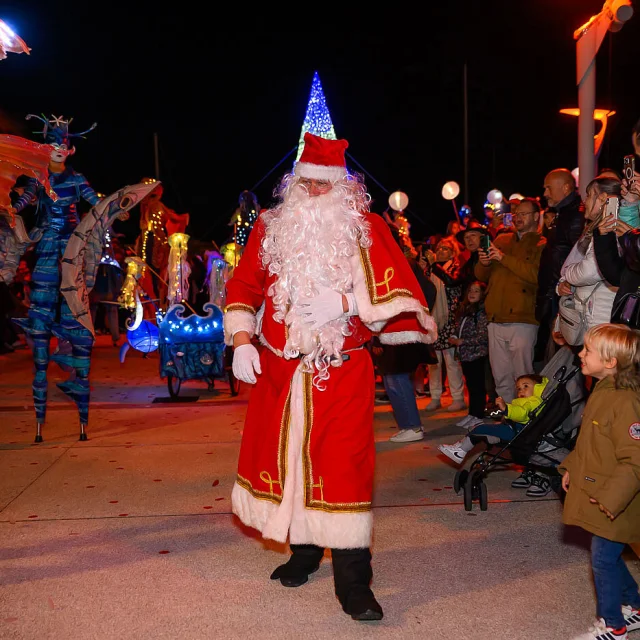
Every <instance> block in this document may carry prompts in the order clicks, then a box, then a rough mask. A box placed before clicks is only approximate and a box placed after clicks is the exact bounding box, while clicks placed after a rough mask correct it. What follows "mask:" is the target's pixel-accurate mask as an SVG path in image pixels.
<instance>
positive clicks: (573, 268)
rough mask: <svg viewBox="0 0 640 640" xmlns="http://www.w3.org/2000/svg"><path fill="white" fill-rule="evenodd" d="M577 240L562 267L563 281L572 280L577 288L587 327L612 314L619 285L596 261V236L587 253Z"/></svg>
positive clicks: (576, 296)
mask: <svg viewBox="0 0 640 640" xmlns="http://www.w3.org/2000/svg"><path fill="white" fill-rule="evenodd" d="M579 244H580V243H579V242H577V243H576V244H575V245H574V246H573V249H571V252H570V253H569V255H568V256H567V259H566V260H565V261H564V264H563V265H562V269H561V271H560V282H562V281H565V282H568V283H569V284H570V285H571V286H572V287H573V290H574V301H575V309H576V311H579V312H580V313H581V314H582V315H583V316H584V318H585V319H586V322H587V329H590V328H591V327H594V326H596V325H598V324H603V323H604V322H609V319H610V318H611V308H612V307H613V300H614V299H615V297H616V292H617V291H618V287H614V286H612V285H611V284H609V283H608V282H607V281H606V280H605V279H604V276H603V275H602V273H601V272H600V269H599V268H598V262H597V261H596V255H595V251H594V247H593V238H592V239H591V242H589V245H588V247H587V251H586V253H585V254H583V253H582V252H581V251H580V249H579Z"/></svg>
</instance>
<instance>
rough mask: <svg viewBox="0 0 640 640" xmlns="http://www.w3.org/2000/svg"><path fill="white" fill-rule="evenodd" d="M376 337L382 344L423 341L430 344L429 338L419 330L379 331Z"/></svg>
mask: <svg viewBox="0 0 640 640" xmlns="http://www.w3.org/2000/svg"><path fill="white" fill-rule="evenodd" d="M434 324H435V323H434ZM378 338H379V339H380V342H381V343H382V344H409V343H410V342H424V343H425V344H431V342H432V341H431V338H430V337H429V336H428V335H426V334H424V333H420V331H395V332H394V333H381V334H380V335H379V336H378Z"/></svg>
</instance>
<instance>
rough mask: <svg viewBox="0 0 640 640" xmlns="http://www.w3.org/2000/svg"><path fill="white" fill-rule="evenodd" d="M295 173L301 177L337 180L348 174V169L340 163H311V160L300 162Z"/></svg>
mask: <svg viewBox="0 0 640 640" xmlns="http://www.w3.org/2000/svg"><path fill="white" fill-rule="evenodd" d="M293 173H294V174H295V175H297V176H298V177H299V178H309V179H310V180H331V181H333V182H336V181H337V180H341V179H342V178H344V177H345V176H346V175H347V169H346V168H345V167H340V166H338V165H322V164H311V163H310V162H298V163H297V164H296V166H295V168H294V170H293Z"/></svg>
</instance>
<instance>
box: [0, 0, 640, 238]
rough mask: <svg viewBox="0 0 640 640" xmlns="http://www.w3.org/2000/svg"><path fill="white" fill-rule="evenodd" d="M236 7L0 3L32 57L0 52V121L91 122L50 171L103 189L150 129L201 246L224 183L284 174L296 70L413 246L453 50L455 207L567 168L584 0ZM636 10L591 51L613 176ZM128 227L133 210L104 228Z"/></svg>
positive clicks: (445, 138) (216, 234)
mask: <svg viewBox="0 0 640 640" xmlns="http://www.w3.org/2000/svg"><path fill="white" fill-rule="evenodd" d="M236 4H237V6H236V7H234V6H227V7H225V10H224V11H223V12H222V13H220V12H219V9H216V6H218V5H216V4H215V3H211V4H209V3H206V4H205V3H193V2H184V3H173V5H172V6H173V7H174V8H173V9H171V10H164V9H160V8H159V5H158V4H156V3H146V2H138V1H136V2H128V3H118V2H109V3H107V2H85V3H82V2H77V1H75V0H66V1H65V2H63V3H51V2H47V3H44V2H31V1H29V0H19V1H17V0H10V1H8V2H7V1H5V2H3V3H2V12H3V13H2V14H1V15H0V18H1V19H3V20H4V21H5V22H7V23H8V24H9V25H10V26H11V27H12V28H13V29H14V30H15V31H16V32H17V33H18V34H19V35H20V36H21V37H22V38H23V39H24V40H25V41H26V42H27V44H28V45H29V46H30V47H31V49H32V51H31V55H29V56H27V55H24V54H22V55H16V54H11V53H10V54H9V55H8V58H7V59H6V60H3V61H0V82H1V83H2V91H1V93H0V95H2V100H1V102H0V130H1V131H2V132H3V133H12V134H17V135H23V136H25V137H29V138H32V139H40V138H38V136H36V135H33V134H32V131H35V130H36V129H37V128H38V127H37V126H32V125H33V123H34V122H35V121H33V120H32V121H30V122H28V123H27V122H25V120H24V116H25V115H26V114H27V113H35V114H41V113H44V114H46V115H48V116H49V115H51V114H55V115H64V116H65V117H73V118H74V123H73V124H72V131H73V130H74V128H73V127H75V131H82V130H84V129H86V128H88V127H89V126H90V125H91V124H92V123H93V122H94V121H96V122H97V123H98V127H97V128H96V129H95V130H94V131H93V132H91V133H90V134H88V136H87V139H86V140H82V139H80V140H78V141H77V145H76V146H77V153H76V155H75V156H73V157H72V158H71V159H70V164H71V165H72V166H73V167H74V168H75V169H76V170H78V171H80V172H82V173H84V174H85V175H86V177H87V178H88V179H89V181H90V182H91V183H92V185H93V186H94V187H95V188H96V189H97V190H99V191H101V192H104V193H111V192H112V191H115V190H116V189H118V188H120V187H122V186H124V185H126V184H133V183H136V182H139V181H140V180H141V179H142V178H143V177H145V176H153V175H154V142H153V140H154V133H157V137H158V142H159V159H160V179H161V180H162V182H163V184H164V187H165V196H164V201H165V202H166V204H168V205H169V206H171V207H173V208H174V209H175V210H176V211H178V212H179V213H183V212H189V213H190V214H191V225H190V227H189V229H188V232H189V233H190V234H191V235H192V236H194V237H201V238H203V239H207V240H209V239H212V240H215V241H216V242H218V243H223V242H225V241H226V240H228V239H229V233H230V227H229V226H228V225H227V223H228V221H229V219H230V217H231V214H232V213H233V211H234V209H235V207H236V206H237V202H238V196H239V194H240V192H241V191H242V190H243V189H250V190H252V191H254V192H255V193H256V194H257V196H258V200H259V202H260V204H261V206H263V207H264V206H268V205H269V204H270V203H271V201H272V200H271V199H272V191H273V187H274V185H275V183H276V182H277V180H278V178H279V177H280V176H281V175H282V173H284V172H285V171H288V170H290V168H291V166H292V162H293V160H294V158H295V153H294V154H293V155H291V156H289V158H288V159H287V161H286V162H284V163H282V164H280V165H279V164H278V163H280V161H281V160H282V158H284V157H285V156H287V154H288V153H289V152H290V151H291V150H292V149H293V148H294V147H295V146H296V145H297V142H298V138H299V135H300V130H301V127H302V123H303V120H304V115H305V111H306V106H307V100H308V98H309V91H310V89H311V81H312V79H313V74H314V72H315V71H317V72H318V74H319V77H320V81H321V83H322V86H323V89H324V93H325V96H326V100H327V105H328V108H329V111H330V113H331V117H332V120H333V125H334V128H335V131H336V134H337V136H338V137H340V138H346V139H347V140H349V143H350V146H349V150H348V153H349V154H351V156H352V158H353V159H354V160H355V161H356V162H357V164H358V165H359V166H356V165H355V164H354V163H351V162H350V163H349V164H350V168H352V169H355V170H360V171H364V173H365V177H366V179H367V185H368V187H369V190H370V192H371V194H372V196H373V206H372V209H373V210H374V211H377V212H379V213H380V212H382V211H383V210H384V209H386V208H387V199H388V195H389V194H390V193H391V192H393V191H396V190H401V191H404V192H405V193H407V195H408V196H409V206H408V210H407V217H408V219H409V221H410V223H411V224H412V236H413V237H414V238H415V239H420V238H422V237H423V236H425V235H426V234H430V233H435V232H438V231H443V230H444V227H445V226H446V223H447V222H448V220H450V219H452V217H453V209H452V207H451V203H449V202H447V201H445V200H443V199H442V197H441V195H440V192H441V188H442V185H443V184H444V183H445V182H446V181H448V180H455V181H457V182H458V183H459V184H460V185H461V186H463V185H464V136H463V113H464V100H463V95H464V94H463V65H464V63H465V61H466V63H467V69H468V84H467V88H468V112H469V121H468V122H469V181H468V183H469V193H468V197H467V200H468V204H469V205H470V206H471V208H472V210H474V211H475V212H477V213H478V214H480V213H481V208H482V204H483V202H484V200H485V195H486V193H487V192H488V191H489V190H490V189H492V188H499V189H501V190H502V191H503V192H504V193H505V196H508V195H509V194H510V193H512V192H516V191H517V192H520V193H523V194H525V195H531V196H538V195H541V194H542V181H543V179H544V175H545V173H546V172H547V171H548V170H550V169H552V168H555V167H558V166H565V167H567V168H570V169H573V168H574V167H575V166H577V118H572V117H570V116H565V115H561V114H559V113H558V111H559V110H560V109H561V108H563V107H573V106H577V88H576V86H575V42H574V40H573V32H574V30H575V29H576V28H577V27H579V26H580V25H581V24H583V23H584V22H585V21H586V20H588V18H589V17H590V16H591V15H593V14H595V13H598V12H599V11H600V9H601V7H602V0H535V1H530V0H511V1H509V2H507V1H499V0H486V1H481V0H467V1H461V2H455V1H453V0H450V1H449V2H442V3H431V2H429V3H421V4H416V3H411V4H409V3H406V7H405V6H403V5H405V3H391V4H389V5H388V6H384V5H383V6H384V9H383V10H382V11H380V10H378V9H375V8H374V6H373V5H366V7H367V8H366V9H365V10H361V11H359V12H357V11H355V10H345V9H344V8H343V7H342V5H338V4H335V5H333V4H332V5H327V6H326V7H322V5H320V4H319V3H316V4H313V5H312V7H308V8H305V7H304V6H300V5H296V4H294V5H275V4H273V3H270V4H271V7H270V10H263V12H261V13H260V14H256V13H254V12H252V10H251V9H250V8H249V6H248V5H246V4H244V3H242V4H240V3H236ZM180 5H183V6H184V7H185V9H184V10H183V11H180V10H179V9H178V8H177V7H179V6H180ZM196 7H198V8H196ZM205 8H206V11H205ZM336 11H337V12H336ZM636 11H637V12H636V15H634V17H633V18H632V19H631V20H630V21H629V22H628V23H627V24H626V25H625V26H624V28H623V29H622V30H621V31H620V32H618V33H615V34H609V35H607V37H606V38H605V41H604V43H603V45H602V47H601V49H600V52H599V54H598V58H597V83H598V100H597V106H598V107H602V108H614V109H616V111H617V114H616V115H615V116H613V118H611V119H610V121H609V130H608V131H609V133H608V134H607V141H606V142H605V146H604V150H603V153H602V157H601V159H600V166H601V167H602V166H613V167H615V168H617V169H621V167H622V156H623V155H624V154H626V153H629V152H630V131H631V127H632V126H633V124H634V123H635V121H636V120H637V119H638V118H640V105H639V104H638V102H637V99H634V97H636V96H637V95H638V89H637V84H638V81H639V80H640V78H639V76H638V68H637V65H636V60H637V57H638V54H637V43H638V42H640V7H637V8H636ZM208 13H212V14H213V15H212V17H209V16H208V15H207V14H208ZM457 203H458V206H462V204H464V203H465V195H464V194H461V195H460V197H459V198H458V200H457ZM136 224H137V212H136V211H135V210H134V215H133V216H132V220H131V221H130V222H129V223H127V224H126V225H125V226H124V227H123V228H122V230H123V231H125V232H126V233H127V234H129V235H131V234H134V235H135V233H136ZM127 225H128V226H127Z"/></svg>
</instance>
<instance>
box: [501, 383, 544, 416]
mask: <svg viewBox="0 0 640 640" xmlns="http://www.w3.org/2000/svg"><path fill="white" fill-rule="evenodd" d="M548 382H549V378H542V382H538V383H537V384H536V385H535V386H534V387H533V395H532V396H530V397H528V398H514V400H513V401H511V402H510V403H509V404H508V405H507V418H508V419H509V420H513V421H514V422H521V423H524V422H528V421H529V419H530V418H531V414H532V413H533V412H534V411H535V410H536V409H537V408H538V407H539V406H540V405H541V404H542V392H543V391H544V388H545V387H546V386H547V384H548Z"/></svg>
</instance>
